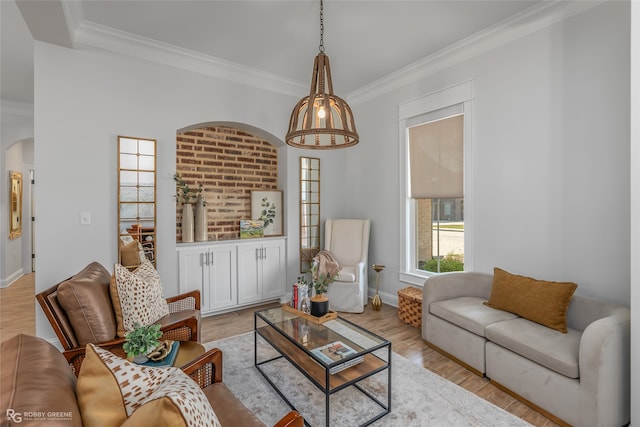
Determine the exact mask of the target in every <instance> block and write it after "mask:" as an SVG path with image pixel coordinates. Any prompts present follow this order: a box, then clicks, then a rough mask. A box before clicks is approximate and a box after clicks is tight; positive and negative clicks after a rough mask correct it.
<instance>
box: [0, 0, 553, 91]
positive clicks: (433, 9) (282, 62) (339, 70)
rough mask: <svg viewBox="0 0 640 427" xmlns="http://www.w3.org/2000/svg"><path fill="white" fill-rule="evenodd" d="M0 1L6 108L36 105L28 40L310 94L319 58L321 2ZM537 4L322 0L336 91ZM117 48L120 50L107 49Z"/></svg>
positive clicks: (404, 64)
mask: <svg viewBox="0 0 640 427" xmlns="http://www.w3.org/2000/svg"><path fill="white" fill-rule="evenodd" d="M0 3H1V8H2V9H1V20H2V21H1V24H2V27H1V31H2V34H1V35H2V37H1V43H2V44H1V54H2V65H1V67H2V68H1V74H0V76H1V97H2V99H3V100H8V101H17V102H25V103H33V44H34V42H33V40H34V38H35V39H36V40H40V41H45V42H49V43H54V44H60V45H64V46H68V47H73V48H76V49H82V48H83V47H85V46H88V45H93V46H96V42H95V40H96V39H97V37H96V35H98V34H99V35H100V37H102V38H103V39H105V38H118V39H119V40H120V41H121V40H128V41H134V42H135V43H138V44H146V45H153V46H155V47H157V48H161V49H169V50H171V51H174V52H175V51H178V52H180V53H181V54H187V55H197V56H198V57H199V58H211V59H215V61H217V63H224V64H226V65H227V66H230V67H236V68H238V69H242V70H245V71H246V70H249V71H251V72H257V73H260V74H261V75H266V76H270V77H271V78H276V79H281V80H282V81H286V82H287V83H288V84H292V85H298V86H299V89H300V90H301V91H302V92H305V91H306V90H308V85H309V83H310V79H311V71H312V65H313V57H314V56H315V55H316V54H317V53H318V51H319V42H320V24H319V13H320V4H319V1H318V0H313V1H312V0H295V1H293V0H290V1H276V0H257V1H244V0H233V1H202V0H200V1H189V0H162V1H153V0H144V1H133V0H131V1H117V0H110V1H100V0H90V1H72V2H63V1H60V0H46V1H37V0H18V1H17V4H16V2H15V1H14V0H1V1H0ZM539 3H541V2H539V1H526V0H498V1H487V0H449V1H437V0H428V1H418V0H412V1H401V0H394V1H383V0H374V1H367V0H326V1H325V4H324V47H325V53H326V54H327V55H328V56H329V58H330V59H331V71H332V75H333V83H334V91H335V93H336V94H337V95H339V96H343V97H347V98H348V96H346V95H348V94H349V93H350V92H353V91H355V90H358V89H359V88H362V87H363V86H366V85H368V84H371V83H372V82H375V81H377V80H379V79H381V78H383V77H385V76H387V75H389V74H390V73H392V72H394V71H397V70H399V69H402V68H403V67H407V66H409V65H411V64H413V63H415V62H416V61H419V60H422V59H424V58H427V57H429V56H431V55H434V54H435V53H436V52H439V51H442V50H443V49H445V48H447V47H448V46H452V45H455V44H457V43H459V42H461V41H462V40H465V39H468V38H469V37H471V36H473V35H475V34H477V33H479V32H482V31H483V30H486V29H487V28H490V27H494V26H497V25H499V24H500V23H501V22H504V21H505V20H507V19H509V18H511V17H513V16H514V15H517V14H524V13H526V10H527V9H528V8H533V7H536V5H539ZM546 3H553V2H546ZM116 45H118V46H120V47H121V46H122V43H120V44H115V43H114V44H112V45H110V46H111V47H110V48H111V49H112V50H113V49H114V48H113V47H112V46H116ZM101 47H103V48H104V46H101ZM302 88H304V90H303V89H302Z"/></svg>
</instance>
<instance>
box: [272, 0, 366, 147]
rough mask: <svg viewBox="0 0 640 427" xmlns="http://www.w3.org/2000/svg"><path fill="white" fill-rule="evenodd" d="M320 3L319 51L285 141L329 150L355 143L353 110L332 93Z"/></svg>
mask: <svg viewBox="0 0 640 427" xmlns="http://www.w3.org/2000/svg"><path fill="white" fill-rule="evenodd" d="M323 14H324V5H323V3H322V0H320V53H318V55H317V56H316V59H315V61H314V63H313V75H312V77H311V89H310V90H309V96H305V97H304V98H302V99H301V100H300V101H299V102H298V103H297V104H296V106H295V108H294V109H293V112H292V113H291V120H290V121H289V132H287V135H286V137H285V141H286V142H287V144H289V145H291V146H292V147H297V148H310V149H321V150H331V149H335V148H347V147H351V146H353V145H356V144H357V143H358V140H359V137H358V133H357V132H356V127H355V123H354V121H353V113H352V112H351V108H349V105H347V103H346V101H344V100H343V99H342V98H340V97H338V96H336V95H334V94H333V84H332V82H331V68H330V67H329V57H328V56H327V55H326V54H325V53H324V15H323Z"/></svg>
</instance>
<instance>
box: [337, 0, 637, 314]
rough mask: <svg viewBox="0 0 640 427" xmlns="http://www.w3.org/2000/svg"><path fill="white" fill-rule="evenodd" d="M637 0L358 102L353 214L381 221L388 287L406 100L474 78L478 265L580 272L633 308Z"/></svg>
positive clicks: (584, 284) (377, 231) (586, 291)
mask: <svg viewBox="0 0 640 427" xmlns="http://www.w3.org/2000/svg"><path fill="white" fill-rule="evenodd" d="M628 16H629V4H628V3H625V2H606V3H605V4H603V5H601V6H599V7H596V8H594V9H591V10H588V11H586V12H583V13H581V14H579V15H576V16H574V17H573V18H570V19H568V20H566V21H564V22H561V23H558V24H555V25H553V26H551V27H548V28H546V29H543V30H541V31H537V32H535V33H533V34H530V35H528V36H525V37H523V38H521V39H519V40H516V41H513V42H511V43H508V44H506V45H503V46H500V47H497V48H496V49H493V50H492V51H489V52H487V53H486V54H482V55H479V56H477V57H475V58H473V59H471V60H467V61H465V62H463V63H461V64H458V65H455V66H452V67H451V68H449V69H446V70H444V71H442V72H437V73H435V74H432V75H427V76H425V78H424V79H422V80H420V81H418V82H416V83H412V84H409V85H407V86H404V87H402V88H400V89H397V90H394V91H392V92H391V93H388V94H386V95H384V96H380V97H378V98H376V99H373V100H371V101H367V102H364V103H362V104H359V105H355V106H354V105H352V108H353V110H354V114H355V116H356V121H357V122H356V124H357V125H358V128H359V132H360V136H361V142H360V144H359V145H358V146H357V147H356V148H354V149H353V151H350V152H349V168H348V170H349V178H348V180H347V182H348V183H349V191H350V193H351V195H352V197H351V198H350V199H349V200H350V205H349V213H351V214H353V215H355V216H360V215H362V216H368V217H370V218H371V219H372V234H371V236H372V250H371V254H370V259H371V260H372V261H375V262H378V263H382V264H386V265H387V269H386V270H385V272H384V273H383V275H382V276H381V282H382V283H381V288H382V289H383V290H384V291H385V292H387V293H389V294H392V295H394V294H395V293H396V290H397V289H398V288H400V287H402V286H404V285H403V284H401V283H399V281H398V273H399V265H400V264H399V259H398V254H399V253H400V251H399V246H398V245H399V244H398V240H399V239H398V236H399V234H400V233H402V230H400V229H399V228H398V226H397V225H398V224H399V222H400V221H399V207H398V206H397V200H398V196H397V195H398V187H399V179H400V177H399V172H398V164H399V159H398V151H399V141H398V123H397V117H398V114H397V108H398V105H399V104H401V103H404V102H406V101H408V100H411V99H414V98H416V97H419V96H422V95H426V94H429V93H432V92H435V91H437V90H441V89H444V88H446V87H449V86H452V85H454V84H458V83H460V82H463V81H467V80H473V88H474V95H473V96H474V99H473V124H472V126H473V135H472V165H471V167H472V172H471V173H472V174H473V177H472V181H473V183H474V194H468V195H467V197H473V201H474V205H475V209H474V211H473V212H472V213H470V214H472V215H473V218H474V229H473V230H468V232H469V233H473V242H474V246H473V247H472V248H467V249H466V251H473V253H474V263H475V270H477V271H486V272H491V271H492V269H493V267H494V266H500V267H502V268H505V269H507V270H510V271H512V272H514V273H519V274H525V275H531V276H534V277H538V278H541V279H553V280H571V281H575V282H577V283H578V285H579V287H578V290H577V293H580V294H583V295H589V296H595V297H599V298H603V299H606V300H609V301H612V302H617V303H621V304H624V305H627V306H628V305H629V294H630V287H629V281H630V278H629V264H630V255H629V247H630V238H629V223H630V211H629V209H630V206H629V197H628V196H629V176H630V175H629V173H630V172H629V164H628V157H629V19H628Z"/></svg>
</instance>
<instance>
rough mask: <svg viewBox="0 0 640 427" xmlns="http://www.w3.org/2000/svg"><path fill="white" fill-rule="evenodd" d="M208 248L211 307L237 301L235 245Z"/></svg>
mask: <svg viewBox="0 0 640 427" xmlns="http://www.w3.org/2000/svg"><path fill="white" fill-rule="evenodd" d="M208 250H209V290H210V291H209V304H210V307H211V309H213V310H218V309H221V308H227V307H233V306H235V305H236V304H237V303H238V293H237V283H238V282H237V280H236V279H237V276H236V247H235V245H224V246H212V247H209V248H208Z"/></svg>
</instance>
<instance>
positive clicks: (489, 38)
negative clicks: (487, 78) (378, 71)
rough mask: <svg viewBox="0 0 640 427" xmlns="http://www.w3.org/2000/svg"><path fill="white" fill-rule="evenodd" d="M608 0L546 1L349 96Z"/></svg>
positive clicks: (353, 98)
mask: <svg viewBox="0 0 640 427" xmlns="http://www.w3.org/2000/svg"><path fill="white" fill-rule="evenodd" d="M606 1H608V0H594V1H591V0H589V1H566V0H555V1H544V2H541V3H538V4H536V5H534V6H532V7H530V8H529V9H526V10H524V11H523V12H521V13H519V14H516V15H514V16H512V17H510V18H508V19H506V20H504V21H502V22H499V23H497V24H495V25H493V26H491V27H488V28H486V29H484V30H482V31H480V32H478V33H476V34H474V35H472V36H470V37H467V38H466V39H463V40H461V41H459V42H457V43H455V44H452V45H450V46H448V47H446V48H444V49H442V50H440V51H438V52H436V53H434V54H433V55H429V56H427V57H425V58H423V59H421V60H418V61H416V62H414V63H412V64H410V65H408V66H406V67H403V68H401V69H399V70H398V71H395V72H393V73H391V74H388V75H386V76H384V77H382V78H381V79H378V80H376V81H374V82H372V83H370V84H367V85H365V86H363V87H361V88H359V89H356V90H354V91H352V92H349V93H348V94H347V95H346V96H345V98H346V99H347V100H348V101H349V103H350V104H351V105H355V104H360V103H363V102H366V101H369V100H371V99H373V98H376V97H378V96H380V95H383V94H385V93H388V92H390V91H393V90H395V89H398V88H400V87H402V86H405V85H408V84H410V83H413V82H416V81H418V80H420V79H423V78H425V77H427V76H429V75H432V74H434V73H436V72H439V71H442V70H444V69H446V68H448V67H451V66H453V65H455V64H458V63H460V62H463V61H466V60H468V59H470V58H473V57H474V56H477V55H480V54H482V53H485V52H487V51H490V50H492V49H495V48H496V47H498V46H501V45H504V44H506V43H509V42H511V41H513V40H516V39H519V38H521V37H524V36H526V35H528V34H530V33H533V32H535V31H538V30H540V29H542V28H545V27H548V26H550V25H552V24H554V23H556V22H560V21H563V20H565V19H567V18H569V17H571V16H573V15H576V14H578V13H581V12H584V11H585V10H588V9H591V8H592V7H595V6H597V5H600V4H602V3H604V2H606Z"/></svg>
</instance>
